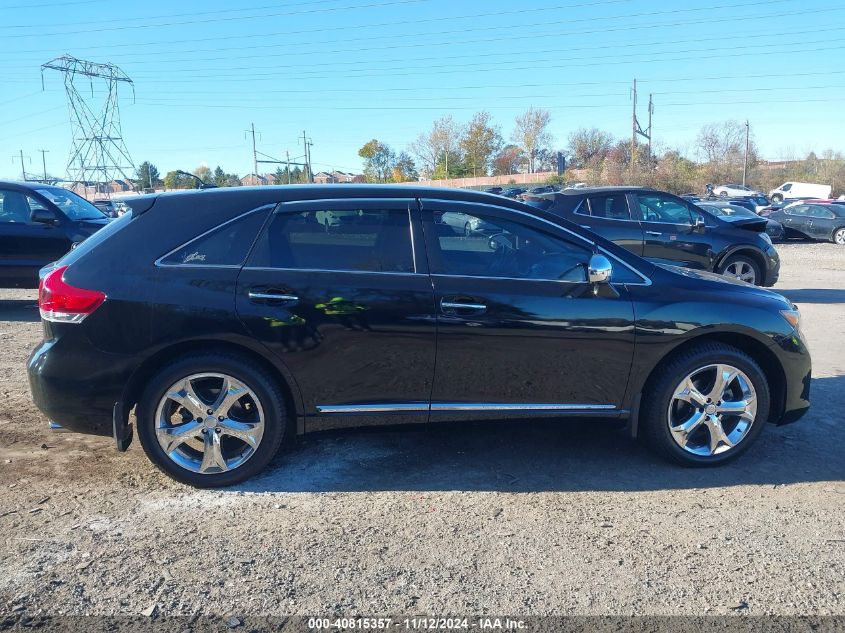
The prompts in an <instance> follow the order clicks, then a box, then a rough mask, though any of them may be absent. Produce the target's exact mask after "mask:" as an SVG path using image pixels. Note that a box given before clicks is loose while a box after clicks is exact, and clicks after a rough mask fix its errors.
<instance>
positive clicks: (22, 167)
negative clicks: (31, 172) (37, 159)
mask: <svg viewBox="0 0 845 633" xmlns="http://www.w3.org/2000/svg"><path fill="white" fill-rule="evenodd" d="M19 151H20V155H19V156H12V161H13V162H14V160H15V159H16V158H20V160H21V180H26V169H24V165H23V159H24V156H23V150H19ZM27 158H29V156H27ZM29 162H32V159H31V158H30V159H29Z"/></svg>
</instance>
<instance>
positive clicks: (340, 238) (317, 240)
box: [250, 209, 414, 273]
mask: <svg viewBox="0 0 845 633" xmlns="http://www.w3.org/2000/svg"><path fill="white" fill-rule="evenodd" d="M250 265H251V266H257V267H265V268H291V269H302V270H337V271H361V272H394V273H412V272H414V255H413V246H412V244H411V224H410V215H409V212H408V210H407V209H401V210H400V209H396V210H393V209H342V210H336V209H321V210H315V211H302V212H299V213H295V212H284V211H283V212H281V213H278V214H276V215H275V216H274V217H273V219H272V221H271V223H270V226H269V227H268V229H267V231H265V232H264V234H263V235H262V236H261V238H260V239H259V242H258V244H257V245H256V250H255V255H254V256H253V258H252V260H251V261H250Z"/></svg>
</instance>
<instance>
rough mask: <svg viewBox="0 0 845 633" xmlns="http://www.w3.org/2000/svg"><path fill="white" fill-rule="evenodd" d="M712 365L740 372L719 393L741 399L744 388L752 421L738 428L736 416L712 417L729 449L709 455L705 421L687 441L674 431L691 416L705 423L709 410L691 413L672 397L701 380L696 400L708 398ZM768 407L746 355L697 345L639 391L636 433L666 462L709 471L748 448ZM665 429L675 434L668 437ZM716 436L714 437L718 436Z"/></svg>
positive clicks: (761, 379) (763, 384)
mask: <svg viewBox="0 0 845 633" xmlns="http://www.w3.org/2000/svg"><path fill="white" fill-rule="evenodd" d="M713 366H720V367H730V368H732V369H733V370H739V372H740V373H741V377H740V374H737V378H735V379H734V380H733V381H732V382H727V383H726V385H727V389H726V390H725V391H724V394H727V393H732V394H733V395H731V396H730V397H734V398H738V397H742V396H740V394H741V393H744V391H743V384H745V385H750V386H751V388H752V389H753V393H752V394H751V395H753V398H748V401H749V402H750V404H749V407H750V406H752V405H753V404H754V403H755V402H756V407H755V409H754V414H753V419H752V420H751V422H750V424H748V425H747V426H746V427H741V424H742V423H743V421H742V419H740V417H739V416H735V415H729V414H721V413H718V412H717V413H716V414H715V416H716V417H717V418H718V419H719V428H721V429H722V431H723V434H724V437H725V438H726V439H729V440H730V441H731V442H732V443H733V445H732V446H729V445H728V444H727V443H724V442H717V448H716V450H715V451H713V449H712V442H713V435H712V434H711V428H712V427H711V425H710V424H711V423H710V422H703V421H702V422H700V423H699V424H698V426H697V428H696V427H693V430H692V431H691V432H690V433H689V435H688V436H684V434H683V433H682V432H681V430H680V429H681V426H683V423H684V421H685V420H687V419H689V420H690V421H692V420H693V419H694V418H695V416H697V415H698V416H701V418H702V419H703V418H708V419H709V418H711V416H710V415H708V414H709V413H710V412H711V411H712V410H710V409H704V410H703V411H699V412H698V413H696V411H695V408H699V407H695V408H693V407H692V405H688V404H687V403H685V402H684V401H683V399H677V398H676V397H675V396H676V394H679V393H681V391H680V389H681V387H682V386H683V384H684V382H683V381H684V380H685V378H686V377H689V376H697V377H698V378H695V380H699V381H701V382H698V383H697V385H698V389H699V393H700V394H701V395H702V396H707V395H708V393H709V394H710V395H711V396H712V393H713V392H711V391H709V390H710V389H711V387H715V385H712V384H711V383H710V382H709V376H711V375H712V376H714V380H713V382H715V376H716V375H717V372H718V370H717V369H707V368H710V367H713ZM693 384H695V383H693ZM737 390H739V391H737ZM711 399H712V398H711ZM691 402H692V399H691ZM736 402H739V400H737V401H736ZM770 402H771V399H770V391H769V385H768V382H767V381H766V378H765V374H764V373H763V371H762V370H761V369H760V366H759V365H758V364H757V363H756V362H755V361H754V360H753V359H752V358H751V357H750V356H748V355H747V354H745V353H744V352H742V351H740V350H738V349H736V348H734V347H731V346H729V345H724V344H722V343H702V344H700V345H697V346H695V347H692V348H690V349H688V350H686V351H682V352H680V353H678V354H676V355H674V356H670V357H669V358H667V359H665V360H664V361H663V363H662V365H661V366H659V367H658V369H657V370H656V371H655V373H654V374H653V375H652V377H651V378H650V379H649V381H648V384H647V385H646V388H645V389H644V390H643V397H642V403H643V404H642V409H641V411H640V429H641V430H642V437H643V439H644V440H645V442H646V443H647V444H648V446H649V447H650V448H651V449H652V450H653V451H655V452H656V453H658V454H659V455H661V456H662V457H664V458H666V459H668V460H670V461H673V462H675V463H677V464H681V465H683V466H692V467H699V466H715V465H719V464H724V463H727V462H729V461H732V460H734V459H736V458H737V457H739V456H740V455H742V454H743V453H744V452H745V451H747V450H748V449H749V448H750V447H751V445H752V444H753V443H754V442H755V441H756V439H757V438H758V437H759V436H760V433H762V432H763V427H764V426H765V425H766V423H767V421H768V418H769V410H770ZM711 404H713V403H711ZM705 406H709V405H705ZM686 409H689V410H686ZM687 416H689V418H687ZM670 426H673V427H674V428H675V429H676V431H675V432H673V431H672V430H671V429H670ZM716 437H717V438H718V435H717V436H716ZM684 441H686V442H688V444H687V448H684V447H683V446H682V445H681V442H684Z"/></svg>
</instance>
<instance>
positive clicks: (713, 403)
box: [667, 364, 757, 457]
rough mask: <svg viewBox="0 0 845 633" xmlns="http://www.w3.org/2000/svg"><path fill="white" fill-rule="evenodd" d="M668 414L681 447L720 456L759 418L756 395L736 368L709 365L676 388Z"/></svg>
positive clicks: (698, 370)
mask: <svg viewBox="0 0 845 633" xmlns="http://www.w3.org/2000/svg"><path fill="white" fill-rule="evenodd" d="M667 414H668V417H667V420H668V424H669V431H670V432H671V434H672V439H674V440H675V443H676V444H677V445H678V446H680V447H681V448H682V449H684V450H685V451H687V452H688V453H692V454H694V455H700V456H703V457H707V456H710V455H718V454H720V453H724V452H726V451H729V450H731V449H732V448H733V447H734V446H736V445H737V444H739V443H740V442H741V441H742V440H743V439H744V438H745V437H746V436H747V435H748V432H749V431H750V430H751V425H752V424H754V421H755V418H756V417H757V394H756V392H755V391H754V385H752V384H751V380H750V379H749V378H748V376H746V375H745V373H743V372H742V371H741V370H739V369H737V368H736V367H732V366H731V365H722V364H719V365H707V366H706V367H702V368H701V369H696V370H695V371H694V372H692V373H691V374H689V375H688V376H687V377H686V378H684V379H683V380H682V381H681V382H680V384H679V385H678V386H677V387H676V388H675V391H674V394H673V395H672V400H671V402H670V403H669V410H668V412H667Z"/></svg>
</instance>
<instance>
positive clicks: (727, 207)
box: [696, 200, 784, 242]
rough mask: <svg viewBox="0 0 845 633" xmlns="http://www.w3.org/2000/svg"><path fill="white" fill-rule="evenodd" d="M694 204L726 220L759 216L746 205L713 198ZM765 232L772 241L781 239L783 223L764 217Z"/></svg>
mask: <svg viewBox="0 0 845 633" xmlns="http://www.w3.org/2000/svg"><path fill="white" fill-rule="evenodd" d="M696 206H697V207H698V208H699V209H703V210H704V211H707V212H708V213H710V214H711V215H715V216H716V217H717V218H721V219H722V220H725V221H726V222H737V221H742V220H756V219H758V218H759V217H760V216H758V215H757V214H756V213H755V212H754V211H752V210H750V209H749V208H748V207H744V206H739V205H736V204H733V203H731V202H722V201H718V200H714V201H712V202H710V201H708V202H698V203H696ZM766 234H767V235H768V236H769V238H770V239H771V240H772V241H773V242H778V241H780V240H782V239H783V238H784V231H783V225H782V224H781V223H780V222H777V221H775V220H772V219H771V218H766Z"/></svg>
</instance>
